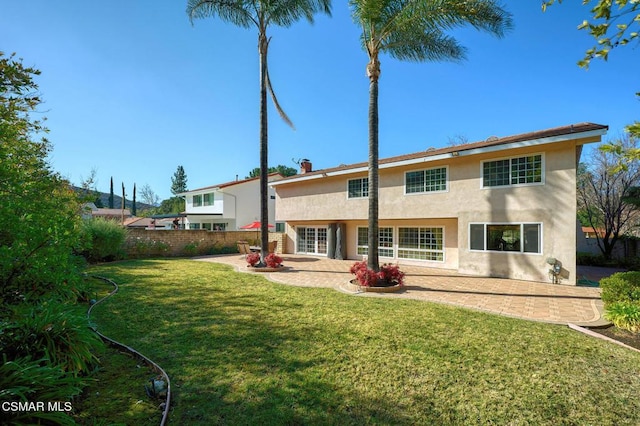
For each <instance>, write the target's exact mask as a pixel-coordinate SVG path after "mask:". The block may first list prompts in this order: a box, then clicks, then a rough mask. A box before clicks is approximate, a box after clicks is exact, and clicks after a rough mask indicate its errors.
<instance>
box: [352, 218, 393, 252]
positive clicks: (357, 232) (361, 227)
mask: <svg viewBox="0 0 640 426" xmlns="http://www.w3.org/2000/svg"><path fill="white" fill-rule="evenodd" d="M380 228H391V239H392V240H393V244H392V245H391V247H380V246H379V245H378V256H379V257H381V258H384V259H396V248H397V245H398V244H397V233H396V228H395V227H394V226H378V232H380ZM360 229H369V227H368V226H358V227H356V255H358V256H367V255H366V254H360V253H358V249H359V248H360V247H365V246H361V245H359V244H358V235H360ZM379 243H380V237H379V236H378V244H379ZM368 248H369V247H368V246H367V249H368ZM381 249H382V250H389V249H390V250H391V252H392V253H393V254H392V256H391V257H389V256H382V255H380V250H381Z"/></svg>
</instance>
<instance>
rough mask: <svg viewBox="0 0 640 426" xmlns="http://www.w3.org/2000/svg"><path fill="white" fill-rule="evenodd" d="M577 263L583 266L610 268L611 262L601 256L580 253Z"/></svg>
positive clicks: (577, 256)
mask: <svg viewBox="0 0 640 426" xmlns="http://www.w3.org/2000/svg"><path fill="white" fill-rule="evenodd" d="M576 263H577V264H578V265H581V266H608V264H609V263H610V262H607V259H605V258H604V256H603V255H601V254H591V253H584V252H578V253H577V255H576Z"/></svg>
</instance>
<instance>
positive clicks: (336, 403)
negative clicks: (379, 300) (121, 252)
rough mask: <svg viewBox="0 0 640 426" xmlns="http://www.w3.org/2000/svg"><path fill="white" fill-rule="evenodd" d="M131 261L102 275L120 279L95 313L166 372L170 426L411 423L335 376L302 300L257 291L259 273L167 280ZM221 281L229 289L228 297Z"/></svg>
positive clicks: (379, 399) (381, 401) (119, 337)
mask: <svg viewBox="0 0 640 426" xmlns="http://www.w3.org/2000/svg"><path fill="white" fill-rule="evenodd" d="M138 265H139V266H138V267H137V268H136V271H135V274H133V273H127V271H126V269H125V268H118V267H117V266H115V267H114V274H110V275H112V276H116V277H117V278H116V279H120V280H122V282H125V283H127V284H124V285H122V286H121V291H120V293H119V295H118V297H117V298H116V299H115V300H113V301H112V302H111V303H109V304H105V306H104V307H100V309H99V311H98V312H97V313H98V314H99V317H97V318H96V319H95V320H96V322H98V323H99V324H100V325H101V327H100V328H101V329H102V328H104V329H105V330H103V331H104V332H105V333H106V334H109V335H111V336H113V337H114V338H116V339H117V340H120V341H121V342H123V343H125V344H127V345H130V346H132V347H134V348H136V349H137V350H139V351H140V352H141V353H144V354H145V355H147V356H150V357H151V358H153V359H154V360H155V361H156V362H158V363H159V364H160V365H161V366H162V367H163V368H164V369H165V370H166V371H167V373H168V374H169V376H170V377H171V380H172V383H173V384H174V390H173V396H174V399H173V404H172V408H173V409H172V412H171V413H170V416H169V420H170V422H171V423H175V424H189V425H194V424H217V423H229V424H366V423H369V422H371V421H372V419H375V421H376V422H382V423H386V424H402V423H408V422H409V419H407V418H404V415H403V414H402V410H398V409H397V407H395V406H392V405H390V404H389V402H387V401H386V400H385V395H380V396H379V397H377V398H373V399H372V398H367V399H364V398H362V397H361V396H360V395H358V394H357V392H356V391H355V389H357V387H353V386H351V384H349V385H345V384H344V383H345V382H344V380H343V379H341V380H338V381H337V382H336V380H334V377H335V375H340V372H339V371H332V370H335V369H334V368H332V367H331V366H332V365H333V364H334V363H340V362H344V359H341V356H340V354H337V355H332V354H329V353H326V352H325V351H324V350H323V348H324V346H323V343H322V342H321V341H322V340H324V339H326V337H325V336H326V335H325V333H324V331H323V330H322V329H321V326H320V325H319V324H318V323H317V322H316V321H315V320H314V318H311V317H307V316H305V315H306V313H305V310H304V309H301V308H303V305H302V304H301V303H298V302H294V301H291V300H287V299H283V298H279V297H275V296H273V297H270V296H272V295H271V293H268V294H269V296H259V297H256V295H255V294H257V293H259V292H260V291H267V290H264V289H262V288H258V287H259V286H254V287H252V284H254V283H255V281H254V280H256V279H258V278H249V277H247V276H243V275H240V276H238V277H235V278H233V276H232V277H230V276H228V275H225V280H224V282H219V283H216V279H215V271H212V273H211V274H212V277H208V279H209V280H210V281H208V283H209V282H210V283H211V284H210V285H209V284H207V285H202V284H198V285H189V281H188V280H187V281H185V282H180V283H179V284H177V283H176V284H171V285H166V284H157V283H154V281H156V282H157V281H158V280H157V276H158V275H157V274H164V271H162V270H154V271H152V272H149V273H146V272H145V271H141V270H140V268H144V267H149V266H151V267H154V266H157V265H154V264H153V263H152V262H151V263H148V262H145V263H142V264H140V263H138ZM225 271H226V270H223V272H225ZM165 281H167V282H171V280H166V277H165V279H164V280H163V282H165ZM151 287H153V288H151ZM229 287H231V288H233V287H236V289H235V292H234V293H233V294H232V295H231V294H230V293H231V291H229V293H227V292H225V288H229ZM237 287H240V288H241V289H244V290H245V292H243V291H238V288H237ZM252 292H255V293H254V294H252ZM288 313H291V314H288ZM340 338H341V337H340V336H332V340H336V339H340ZM334 356H336V358H335V359H332V358H333V357H334ZM342 367H344V365H342ZM336 383H339V384H336ZM345 386H346V387H345Z"/></svg>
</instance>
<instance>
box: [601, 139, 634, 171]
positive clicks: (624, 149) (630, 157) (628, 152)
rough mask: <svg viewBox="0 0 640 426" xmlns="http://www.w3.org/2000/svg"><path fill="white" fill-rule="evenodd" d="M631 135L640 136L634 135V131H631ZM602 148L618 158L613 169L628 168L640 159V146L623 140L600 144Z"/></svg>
mask: <svg viewBox="0 0 640 426" xmlns="http://www.w3.org/2000/svg"><path fill="white" fill-rule="evenodd" d="M630 137H631V138H633V139H636V140H637V139H638V138H640V136H638V137H636V136H634V134H633V132H630ZM600 150H602V151H604V152H607V153H610V154H613V155H614V157H615V158H616V159H617V163H616V164H615V165H614V166H613V171H614V172H617V171H621V170H627V169H628V168H629V166H631V165H633V164H635V163H637V162H638V161H640V148H637V147H635V146H629V144H625V143H623V142H622V141H612V142H609V143H606V144H604V145H601V146H600Z"/></svg>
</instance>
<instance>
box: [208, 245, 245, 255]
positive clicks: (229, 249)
mask: <svg viewBox="0 0 640 426" xmlns="http://www.w3.org/2000/svg"><path fill="white" fill-rule="evenodd" d="M232 253H238V246H237V245H235V244H234V245H233V246H225V245H223V244H222V243H215V244H214V245H212V246H211V247H209V248H208V249H207V250H206V254H232Z"/></svg>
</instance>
